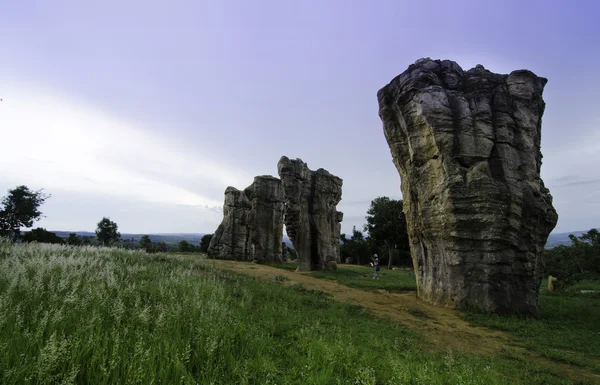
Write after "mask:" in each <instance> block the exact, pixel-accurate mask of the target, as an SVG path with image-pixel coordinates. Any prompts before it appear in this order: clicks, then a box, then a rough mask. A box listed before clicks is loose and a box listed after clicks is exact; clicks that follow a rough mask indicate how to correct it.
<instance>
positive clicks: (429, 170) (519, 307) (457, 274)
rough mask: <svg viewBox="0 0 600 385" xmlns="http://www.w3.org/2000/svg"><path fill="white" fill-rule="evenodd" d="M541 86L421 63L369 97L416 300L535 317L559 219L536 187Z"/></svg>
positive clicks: (528, 79)
mask: <svg viewBox="0 0 600 385" xmlns="http://www.w3.org/2000/svg"><path fill="white" fill-rule="evenodd" d="M546 82H547V80H546V79H544V78H540V77H538V76H536V75H535V74H533V73H532V72H530V71H527V70H519V71H514V72H512V73H511V74H510V75H499V74H494V73H491V72H490V71H487V70H486V69H484V68H483V67H482V66H477V67H475V68H473V69H471V70H469V71H463V70H462V69H461V68H460V66H459V65H458V64H456V63H455V62H452V61H449V60H444V61H440V60H431V59H421V60H419V61H417V62H416V63H415V64H413V65H411V66H409V67H408V69H407V70H406V71H405V72H403V73H402V74H401V75H399V76H398V77H396V78H395V79H393V80H392V82H391V83H390V84H388V85H387V86H385V87H384V88H382V89H381V90H380V91H379V92H378V93H377V97H378V99H379V116H380V118H381V120H382V121H383V126H384V131H385V137H386V139H387V141H388V144H389V146H390V150H391V152H392V156H393V160H394V164H395V165H396V168H397V169H398V172H399V173H400V177H401V179H402V193H403V197H404V213H405V214H406V218H407V222H408V233H409V238H410V242H411V245H410V246H411V254H412V258H413V263H414V268H415V274H416V276H417V287H418V296H419V297H420V298H422V299H424V300H426V301H428V302H430V303H433V304H436V305H445V306H452V307H468V306H475V307H478V308H481V309H484V310H489V311H496V312H507V313H521V314H533V315H537V314H538V313H539V310H538V288H539V286H540V282H541V279H542V266H543V263H542V259H541V258H542V251H543V248H544V244H545V243H546V239H547V237H548V234H549V233H550V231H551V230H552V229H553V228H554V226H555V225H556V221H557V219H558V216H557V214H556V211H555V210H554V208H553V207H552V196H551V195H550V192H549V191H548V189H546V188H545V187H544V183H543V181H542V179H541V178H540V167H541V164H542V154H541V152H540V139H541V127H542V119H541V118H542V114H543V112H544V108H545V103H544V101H543V99H542V91H543V89H544V86H545V84H546Z"/></svg>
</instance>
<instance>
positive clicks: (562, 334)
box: [464, 280, 600, 373]
mask: <svg viewBox="0 0 600 385" xmlns="http://www.w3.org/2000/svg"><path fill="white" fill-rule="evenodd" d="M599 288H600V282H598V281H584V282H580V283H578V284H576V285H574V286H572V287H570V288H568V289H566V290H559V291H553V292H548V291H547V283H546V281H545V280H544V282H542V286H541V290H540V297H539V301H540V309H541V313H542V314H541V317H540V318H539V319H535V318H532V317H519V316H501V315H496V314H491V313H484V312H478V311H467V312H465V313H464V315H465V318H466V319H467V320H468V321H469V322H471V323H473V324H475V325H478V326H485V327H488V328H492V329H498V330H503V331H506V332H509V333H511V334H512V335H513V336H514V337H515V341H516V343H517V344H519V345H521V346H524V347H526V348H527V349H530V350H532V351H535V352H537V353H539V354H540V355H542V356H544V357H548V358H551V359H553V360H556V361H561V362H565V363H569V364H572V365H577V366H586V367H590V368H592V369H593V370H594V371H595V372H598V373H600V295H598V293H596V294H582V293H580V292H579V290H598V289H599Z"/></svg>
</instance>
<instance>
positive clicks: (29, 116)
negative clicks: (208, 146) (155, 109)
mask: <svg viewBox="0 0 600 385" xmlns="http://www.w3.org/2000/svg"><path fill="white" fill-rule="evenodd" d="M2 91H3V92H2V95H3V98H4V101H3V102H2V104H1V105H0V129H1V132H2V141H3V143H4V144H5V145H4V149H3V151H2V152H0V170H1V176H0V178H1V179H2V180H3V182H5V183H23V184H31V185H34V186H42V187H44V188H46V189H47V190H49V191H55V190H62V191H69V192H80V193H93V194H102V195H105V196H114V197H119V198H127V199H132V200H141V201H147V202H156V203H168V204H177V205H190V206H203V207H213V208H215V209H218V208H220V207H221V206H222V204H223V201H222V192H223V190H224V188H225V187H226V186H227V185H237V186H241V185H245V184H247V183H248V181H249V180H251V178H250V177H249V176H248V175H245V173H243V172H241V171H239V170H234V169H232V168H228V167H227V166H224V165H222V164H219V163H217V162H216V161H214V160H211V159H207V158H204V157H202V155H201V154H198V153H193V152H192V151H190V148H189V147H187V146H186V144H185V143H182V142H181V141H178V140H174V139H173V138H169V137H168V136H165V135H158V134H157V133H154V132H151V131H144V130H142V129H141V128H140V127H138V126H136V125H135V124H131V123H129V122H126V121H123V120H121V119H116V118H114V117H111V116H109V115H107V114H105V113H103V112H102V111H98V110H96V109H94V108H93V107H90V106H86V105H82V104H81V103H78V102H77V101H75V100H73V99H72V98H68V97H66V96H64V95H61V94H57V93H56V92H54V91H51V90H44V89H41V88H39V87H31V86H24V85H22V84H21V85H18V86H17V85H9V86H8V87H6V88H3V90H2ZM194 186H197V187H199V186H205V188H203V189H201V188H194ZM207 191H208V192H210V194H206V192H207Z"/></svg>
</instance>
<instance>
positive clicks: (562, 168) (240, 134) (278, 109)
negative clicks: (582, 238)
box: [0, 0, 600, 233]
mask: <svg viewBox="0 0 600 385" xmlns="http://www.w3.org/2000/svg"><path fill="white" fill-rule="evenodd" d="M599 11H600V5H597V4H596V2H595V1H576V2H575V1H554V2H549V1H527V2H523V1H502V2H501V1H497V2H493V3H492V2H490V1H482V0H477V1H452V2H450V1H421V2H416V1H410V2H407V1H398V0H394V1H348V0H345V1H323V0H320V1H283V0H278V1H260V0H258V1H235V2H234V1H210V2H205V1H168V2H167V1H161V2H158V1H147V0H146V1H137V0H136V1H116V0H103V1H74V0H68V1H65V0H55V1H28V0H22V1H8V0H5V1H2V0H0V47H2V48H1V49H0V98H3V99H4V101H3V102H2V103H0V134H1V137H2V143H3V147H5V146H7V148H6V149H4V150H3V151H1V152H0V192H4V191H6V190H8V189H9V188H12V187H14V186H16V185H17V184H26V185H28V186H30V187H32V188H45V189H46V190H47V191H48V192H49V193H51V194H52V198H51V199H50V200H49V201H48V202H47V203H46V204H45V205H44V206H43V211H44V213H45V214H46V215H47V218H45V219H44V220H42V221H41V222H39V223H38V224H39V225H40V226H44V227H46V228H48V229H52V230H93V229H94V228H95V224H96V223H97V222H98V221H99V220H100V219H101V217H102V216H109V217H110V218H111V219H113V220H115V221H116V222H117V223H118V224H119V227H120V230H121V231H122V232H138V233H139V232H141V233H151V232H213V231H214V229H215V228H216V226H217V225H218V223H219V222H220V220H221V205H222V200H223V191H224V190H225V187H227V185H234V186H236V187H238V188H244V187H246V186H247V185H249V184H250V183H251V182H252V177H253V176H254V175H262V174H272V175H276V174H277V169H276V165H277V161H278V160H279V158H280V157H281V155H287V156H289V157H293V158H296V157H299V158H301V159H303V160H304V161H306V162H307V163H308V165H309V167H310V168H312V169H317V168H320V167H323V168H325V169H327V170H329V171H330V172H332V173H333V174H335V175H338V176H340V177H341V178H343V179H344V190H343V200H342V202H341V203H340V205H339V209H340V210H342V211H344V212H345V218H344V222H343V224H342V225H343V226H342V230H343V231H345V232H349V231H350V230H351V229H352V226H353V225H357V227H361V225H362V224H363V223H364V216H365V212H366V209H367V207H368V205H369V202H370V201H371V199H373V198H375V197H377V196H383V195H386V196H390V197H393V198H400V197H401V193H400V187H399V186H400V178H399V176H398V173H397V171H396V170H395V168H394V166H393V164H392V160H391V155H390V152H389V148H388V146H387V143H386V141H385V138H384V136H383V129H382V125H381V122H380V120H379V117H378V115H377V110H378V106H377V97H376V93H377V90H379V89H380V88H381V87H383V86H384V85H386V84H387V83H388V82H389V81H390V80H391V79H392V78H393V77H395V76H396V75H398V74H399V73H401V72H403V71H404V70H405V69H406V68H407V66H408V65H409V64H411V63H413V62H414V61H415V60H417V59H419V58H421V57H431V58H434V59H452V60H455V61H457V62H458V63H459V64H460V65H461V66H462V67H463V68H464V69H468V68H471V67H473V66H474V65H476V64H483V65H484V66H485V67H486V68H488V69H490V70H492V71H494V72H502V73H508V72H510V71H512V70H515V69H521V68H527V69H530V70H532V71H533V72H535V73H536V74H537V75H539V76H543V77H547V78H548V79H549V82H548V84H547V86H546V89H545V92H544V98H545V100H546V103H547V108H546V113H545V115H544V124H543V130H542V132H543V139H542V152H543V154H544V165H543V166H542V177H543V178H544V181H545V182H546V186H547V187H549V188H550V191H551V193H552V195H553V196H554V202H555V206H556V208H557V210H558V212H559V222H558V225H557V228H556V231H557V232H562V231H571V230H586V229H589V228H591V227H598V226H600V169H599V168H598V166H597V162H598V160H599V155H600V130H599V129H598V125H599V123H600V112H599V110H598V105H600V98H599V96H598V92H597V90H598V89H600V75H599V71H598V70H599V64H598V63H600V44H599V41H600V39H599V38H598V37H599V36H600V23H598V22H597V18H598V14H599ZM7 144H8V145H7Z"/></svg>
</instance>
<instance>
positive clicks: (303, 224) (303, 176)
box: [277, 156, 343, 271]
mask: <svg viewBox="0 0 600 385" xmlns="http://www.w3.org/2000/svg"><path fill="white" fill-rule="evenodd" d="M277 170H278V173H279V177H280V178H281V182H282V184H283V188H284V190H285V196H286V204H285V216H284V218H285V227H286V231H287V234H288V236H289V237H290V240H291V241H292V243H293V245H294V249H295V250H296V252H297V254H298V271H312V270H323V269H325V268H326V266H327V262H328V261H336V262H339V258H340V257H339V255H340V254H339V244H340V229H341V224H340V222H341V221H342V218H343V215H342V213H341V212H339V211H337V210H336V205H337V204H338V203H339V201H340V200H341V199H342V179H340V178H338V177H337V176H335V175H332V174H330V173H329V172H328V171H326V170H324V169H322V168H321V169H318V170H317V171H311V170H310V169H309V168H308V166H307V165H306V163H304V162H303V161H302V160H300V159H295V160H290V159H289V158H287V157H285V156H284V157H282V158H281V159H280V160H279V163H278V164H277Z"/></svg>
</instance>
